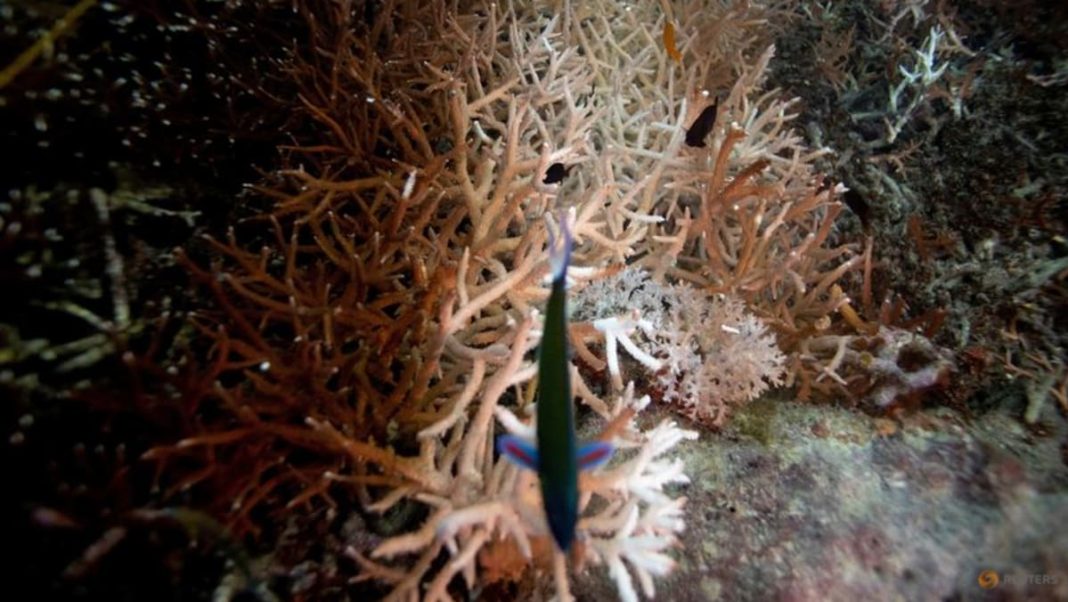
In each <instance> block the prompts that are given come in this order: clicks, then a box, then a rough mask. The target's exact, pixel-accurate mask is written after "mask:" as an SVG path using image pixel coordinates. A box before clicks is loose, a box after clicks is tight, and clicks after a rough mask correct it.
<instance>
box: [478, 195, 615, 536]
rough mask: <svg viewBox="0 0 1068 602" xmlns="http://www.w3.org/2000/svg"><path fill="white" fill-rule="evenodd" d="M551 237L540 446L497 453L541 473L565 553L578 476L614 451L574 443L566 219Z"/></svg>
mask: <svg viewBox="0 0 1068 602" xmlns="http://www.w3.org/2000/svg"><path fill="white" fill-rule="evenodd" d="M549 236H550V240H549V249H550V250H549V265H550V268H551V270H552V292H551V293H550V294H549V303H548V306H547V307H546V310H545V323H544V326H543V328H542V337H541V346H540V348H539V350H538V396H539V397H538V410H537V442H536V444H535V443H534V442H530V441H527V440H525V439H523V438H521V437H516V436H514V435H504V436H502V437H501V438H500V439H499V440H498V441H497V450H498V451H499V452H500V453H501V454H503V455H504V456H505V457H507V458H508V459H510V460H511V461H512V462H514V463H516V464H518V465H519V466H522V467H524V468H527V469H530V470H535V471H537V473H538V478H539V480H540V481H541V497H542V503H543V505H544V507H545V518H546V520H547V522H548V523H549V530H550V531H551V532H552V535H553V539H554V540H555V541H556V545H557V547H558V548H559V549H560V550H561V551H563V552H567V551H568V550H569V549H570V548H571V543H572V542H573V541H574V539H575V525H576V523H577V522H578V501H579V489H578V473H579V470H586V469H590V468H594V467H596V466H600V465H601V464H604V463H605V462H607V461H608V460H609V458H611V456H612V452H613V447H612V444H611V443H608V442H606V441H593V442H590V443H585V444H583V445H579V444H578V442H577V440H576V438H575V407H574V404H573V403H572V397H571V372H570V361H569V359H570V355H569V353H570V352H569V349H568V342H567V266H568V262H569V261H570V258H571V232H570V230H569V228H568V224H567V218H566V216H561V219H560V240H559V241H557V240H554V239H553V237H552V233H551V232H550V235H549Z"/></svg>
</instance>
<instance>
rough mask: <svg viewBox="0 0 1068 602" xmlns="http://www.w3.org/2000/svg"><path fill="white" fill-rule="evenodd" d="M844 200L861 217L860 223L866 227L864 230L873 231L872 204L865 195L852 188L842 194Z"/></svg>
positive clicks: (866, 231)
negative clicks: (865, 198) (866, 199)
mask: <svg viewBox="0 0 1068 602" xmlns="http://www.w3.org/2000/svg"><path fill="white" fill-rule="evenodd" d="M842 200H843V201H845V204H846V206H847V207H849V209H850V211H852V212H853V213H855V214H856V215H857V217H858V218H859V219H860V225H861V227H862V228H864V232H865V233H867V234H870V233H871V205H869V204H868V201H865V200H864V197H862V196H860V193H859V192H857V191H856V190H854V189H852V188H850V189H849V190H847V191H846V192H845V194H843V195H842Z"/></svg>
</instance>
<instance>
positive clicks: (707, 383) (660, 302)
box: [574, 267, 786, 425]
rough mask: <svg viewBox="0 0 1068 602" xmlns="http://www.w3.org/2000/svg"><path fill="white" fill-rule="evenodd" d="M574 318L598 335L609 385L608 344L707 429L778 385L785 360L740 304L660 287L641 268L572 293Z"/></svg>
mask: <svg viewBox="0 0 1068 602" xmlns="http://www.w3.org/2000/svg"><path fill="white" fill-rule="evenodd" d="M600 315H606V316H609V317H607V318H599V317H598V316H600ZM628 316H629V318H628ZM633 316H642V319H641V320H637V319H635V318H634V317H633ZM574 318H575V319H576V320H591V321H592V322H593V324H594V326H595V327H596V328H597V330H599V331H602V332H604V333H605V355H606V356H607V358H608V362H607V363H608V370H609V373H610V375H611V378H612V380H613V382H617V381H618V380H620V379H621V377H620V375H619V371H620V368H619V360H618V358H617V357H616V354H617V351H616V347H615V345H614V341H613V337H615V338H619V340H620V341H621V343H622V344H623V347H624V348H625V349H626V350H627V352H628V353H629V354H630V355H631V357H633V358H634V359H636V360H638V362H639V363H641V364H642V365H643V366H644V367H645V368H646V369H647V370H649V371H651V372H652V373H654V374H655V375H656V378H655V382H656V383H657V386H658V387H659V391H658V394H659V395H660V396H661V397H662V398H663V399H665V400H667V401H670V402H673V403H675V404H677V405H678V406H679V407H680V409H681V410H682V411H683V413H685V414H688V415H690V416H691V417H693V418H695V419H698V420H701V421H704V422H707V423H711V424H716V425H719V424H722V423H723V421H724V420H725V419H726V417H727V416H728V414H729V410H730V408H731V407H733V406H735V405H738V404H740V403H743V402H746V401H749V400H751V399H754V398H756V397H758V396H760V395H761V394H762V393H764V391H766V390H767V389H768V388H769V387H771V386H776V385H781V384H783V379H784V376H785V368H786V356H785V355H783V353H782V352H781V351H780V350H779V347H778V346H777V344H776V342H775V338H774V336H773V335H772V334H771V333H769V332H768V330H767V327H766V325H765V324H764V323H763V321H762V320H761V319H760V318H758V317H756V316H754V315H753V314H751V313H749V312H748V311H747V310H746V309H745V306H744V304H742V303H741V302H740V301H739V300H737V299H735V298H733V297H729V296H725V295H719V296H708V295H706V294H704V293H701V292H699V291H698V290H696V289H695V288H693V287H692V286H690V285H688V284H672V285H668V284H661V283H659V282H656V281H655V280H653V279H652V277H651V275H650V274H649V273H648V272H646V271H645V270H643V269H642V268H637V267H631V268H627V269H625V270H623V271H621V272H619V273H618V274H615V275H613V276H610V277H608V278H605V279H602V280H600V281H597V282H594V283H591V284H589V285H588V286H586V287H585V288H583V289H581V290H579V291H578V292H577V293H576V294H575V313H574ZM606 324H609V325H612V326H614V329H610V328H606V327H605V326H604V325H606ZM630 334H634V335H635V336H636V337H639V339H638V341H634V340H632V339H631V338H630V337H629V336H628V335H630ZM641 346H644V347H645V348H646V349H648V351H643V350H642V349H641V348H640V347H641Z"/></svg>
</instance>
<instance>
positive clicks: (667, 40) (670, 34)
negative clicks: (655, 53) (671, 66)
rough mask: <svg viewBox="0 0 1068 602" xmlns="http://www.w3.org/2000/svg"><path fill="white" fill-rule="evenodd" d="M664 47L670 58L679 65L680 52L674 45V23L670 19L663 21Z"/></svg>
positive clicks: (680, 62)
mask: <svg viewBox="0 0 1068 602" xmlns="http://www.w3.org/2000/svg"><path fill="white" fill-rule="evenodd" d="M664 49H665V50H667V53H668V56H670V57H671V60H673V61H675V62H676V63H678V64H680V65H681V64H682V54H681V53H679V49H678V48H677V47H675V24H674V23H672V22H671V21H665V22H664Z"/></svg>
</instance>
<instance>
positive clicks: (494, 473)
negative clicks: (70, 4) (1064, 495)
mask: <svg viewBox="0 0 1068 602" xmlns="http://www.w3.org/2000/svg"><path fill="white" fill-rule="evenodd" d="M394 4H396V5H397V6H394ZM456 4H461V5H463V6H462V7H458V6H456ZM366 7H367V10H363V9H361V10H354V9H353V7H352V6H350V3H347V2H325V3H321V4H317V3H314V2H307V3H301V2H295V3H294V15H293V17H292V18H293V19H297V20H303V22H304V23H305V24H306V26H307V29H308V34H307V35H308V37H309V39H308V40H307V44H306V47H305V46H300V45H298V46H294V47H293V49H292V50H291V51H288V53H286V54H285V56H284V58H279V59H273V60H272V63H271V65H270V66H269V71H270V72H271V73H280V74H285V77H286V78H288V79H289V81H291V82H294V85H295V86H297V88H298V92H297V93H295V94H293V96H294V97H295V98H296V99H298V101H299V103H298V110H297V114H296V115H295V116H294V119H293V121H294V122H299V123H301V124H302V125H301V127H300V129H295V130H294V131H299V133H297V134H294V139H293V141H292V144H289V145H287V146H285V147H284V148H283V155H284V159H285V161H286V163H287V167H286V168H285V169H279V170H276V171H273V172H270V173H269V174H268V175H267V177H265V179H264V180H263V181H261V182H260V183H259V184H257V185H255V186H250V191H249V194H250V195H255V197H256V198H258V199H260V201H261V204H263V205H264V207H265V208H263V210H262V211H261V212H259V213H258V214H257V215H255V216H253V217H252V218H250V219H245V220H242V221H241V222H240V223H235V224H234V227H232V228H231V229H230V231H229V233H228V235H227V236H226V237H217V238H211V237H206V238H205V239H204V240H203V241H199V242H202V243H203V244H201V245H200V246H199V247H197V246H195V245H191V246H190V247H189V248H180V249H176V250H175V252H174V257H175V261H176V262H177V263H178V264H179V265H180V266H182V267H183V268H184V269H185V270H187V271H188V273H189V274H191V275H192V278H193V280H194V282H195V283H196V285H197V287H198V289H197V290H199V291H201V292H202V293H206V296H209V297H210V298H211V299H212V301H213V304H212V305H211V306H210V307H207V308H198V309H196V310H195V311H191V312H189V313H188V314H187V315H185V316H182V317H183V318H184V319H186V320H187V323H188V325H189V328H188V329H189V331H190V332H192V333H193V334H194V335H195V336H196V337H197V339H196V340H197V343H196V345H193V346H192V347H193V351H192V352H191V353H199V359H198V360H197V361H186V360H181V361H171V362H170V363H169V364H168V363H166V362H162V361H160V360H159V358H154V357H148V356H149V355H150V354H146V355H145V357H143V358H142V357H136V358H135V357H133V356H132V355H131V357H128V358H126V359H127V360H128V361H129V363H130V364H131V365H136V366H139V369H142V370H145V371H148V373H150V374H152V375H153V377H154V378H155V379H158V381H159V382H160V383H162V384H161V385H160V388H161V389H162V390H163V393H162V394H160V396H159V397H160V400H159V403H160V404H170V405H168V406H167V407H178V408H180V409H179V410H178V411H176V414H177V415H178V417H179V420H178V422H180V423H181V424H182V425H183V426H182V428H183V429H184V436H182V437H179V438H176V440H172V441H169V442H167V443H166V444H161V445H157V446H155V447H153V448H152V449H150V450H149V451H148V452H147V453H146V454H144V458H145V459H146V460H147V461H149V462H151V463H152V464H153V467H154V468H155V469H156V470H157V471H158V472H157V484H158V485H159V488H160V495H161V496H162V498H163V499H164V500H175V501H176V504H177V501H178V500H180V499H186V498H183V497H182V496H185V495H187V494H188V492H193V494H188V495H201V494H199V493H198V492H203V491H208V492H211V493H210V495H209V494H203V495H204V496H205V497H210V499H207V500H206V501H204V502H203V503H202V504H201V506H203V507H204V509H205V510H206V511H207V512H208V513H209V514H211V515H213V516H216V517H218V518H219V519H220V522H222V523H225V525H226V528H227V529H228V530H229V532H230V533H232V534H233V536H234V537H243V536H249V537H250V538H254V537H255V536H256V535H258V534H260V533H261V532H262V531H263V530H264V528H265V524H269V523H270V522H271V521H275V522H278V520H279V519H278V517H279V516H284V513H285V512H286V511H293V510H294V509H300V508H318V509H329V512H330V513H333V514H336V513H342V512H348V511H350V510H347V509H346V507H347V506H351V504H346V505H343V504H340V503H339V501H338V500H339V499H346V500H356V501H357V502H358V504H359V506H360V509H361V511H363V512H364V513H365V514H366V515H367V516H371V517H388V516H393V515H394V514H403V513H405V512H408V513H409V515H411V516H415V517H416V518H414V519H410V520H408V521H407V522H405V521H401V523H402V524H401V525H400V527H399V528H398V529H396V530H394V531H392V532H390V533H388V535H386V536H383V537H378V536H375V537H363V538H360V537H354V538H352V539H351V540H350V541H349V542H348V543H347V544H346V547H345V549H344V554H345V555H346V556H347V557H348V558H350V559H351V561H352V562H353V563H354V564H355V565H356V567H357V568H358V575H356V576H354V577H353V581H354V582H359V583H364V582H366V583H372V584H374V586H375V587H377V588H381V591H384V592H385V593H386V596H387V599H390V600H430V601H439V600H451V599H454V597H455V596H456V594H457V591H458V590H459V588H463V587H466V588H468V591H474V590H476V589H477V588H483V587H487V586H490V585H493V584H496V583H501V582H518V581H519V580H521V579H530V580H534V581H535V582H536V583H537V585H536V587H538V588H540V589H541V590H542V592H543V594H545V595H549V594H550V593H551V592H555V595H556V597H557V598H558V599H560V600H567V599H570V598H571V594H570V591H571V579H572V578H573V577H574V575H575V574H577V573H580V572H593V571H597V570H605V571H606V572H607V574H608V576H609V578H610V579H611V581H612V582H613V583H614V586H615V588H616V589H617V590H618V594H619V596H620V598H621V599H623V600H628V601H629V600H637V599H638V598H639V592H640V593H641V595H644V596H647V597H652V596H654V595H655V592H656V580H657V579H658V578H662V577H664V576H666V575H668V574H669V573H671V571H672V570H673V568H674V566H675V560H673V557H674V556H675V555H676V554H677V552H678V550H677V548H678V544H679V535H680V533H681V532H682V531H683V529H684V528H685V524H684V523H685V518H686V510H685V504H686V497H685V491H686V487H685V484H686V483H687V482H688V477H687V475H686V470H685V466H684V465H683V462H682V460H681V459H680V458H679V457H678V456H677V455H676V454H677V453H678V446H679V445H680V444H683V442H685V441H687V440H692V439H695V438H696V437H697V436H698V434H697V430H696V429H697V428H698V427H701V428H718V427H720V426H722V425H724V424H725V423H726V421H728V420H729V419H730V416H731V414H732V412H733V411H734V410H735V409H736V408H738V407H739V406H740V405H742V404H745V403H746V402H748V401H751V400H753V399H755V398H756V397H758V396H760V395H761V394H763V393H764V392H766V391H767V390H769V389H770V388H771V387H776V386H793V387H796V391H797V394H798V396H799V397H800V398H802V399H807V398H809V397H812V396H821V395H822V396H839V397H847V398H849V399H852V400H854V401H856V402H857V403H858V404H867V405H868V406H869V407H875V408H883V407H887V406H889V405H891V404H892V403H894V401H895V400H896V399H898V398H900V397H902V396H907V395H909V394H911V393H913V392H915V391H920V390H923V389H926V388H930V387H934V386H936V385H938V384H939V383H941V382H943V380H944V379H945V377H946V375H947V374H948V372H949V370H950V367H951V366H952V365H953V358H952V357H951V356H950V355H949V353H948V352H947V351H945V350H943V349H941V348H939V347H937V346H936V345H934V344H933V343H932V342H931V341H930V340H929V339H928V338H927V337H925V336H924V335H923V334H921V333H917V332H914V331H913V330H911V329H907V328H902V327H899V326H895V325H893V322H894V319H895V316H890V315H889V314H888V313H887V312H886V311H884V314H883V315H882V316H881V318H879V319H877V318H875V316H873V313H874V312H875V311H876V310H873V309H872V306H873V300H872V292H871V290H872V283H871V273H872V248H871V244H870V242H869V244H868V245H867V246H864V245H862V244H853V243H847V242H843V241H841V240H840V239H839V238H838V237H837V236H836V229H835V220H836V218H837V217H838V216H839V215H840V213H841V212H842V211H843V207H844V205H843V204H842V203H843V198H842V197H843V194H844V193H845V192H846V187H845V186H843V185H840V184H836V183H834V182H829V181H825V180H824V178H823V175H822V174H820V173H817V171H816V169H815V167H814V162H815V161H816V160H817V159H818V158H820V157H821V156H823V155H825V154H827V153H828V152H829V151H828V150H827V149H822V148H811V147H809V146H806V144H805V143H804V142H803V139H802V138H801V136H800V134H798V132H797V131H796V130H795V129H794V127H793V125H794V124H793V123H792V122H793V120H794V119H795V117H796V116H797V115H796V112H795V111H797V110H798V107H797V103H796V101H795V100H791V99H789V98H784V97H783V95H782V94H780V93H779V92H778V91H777V90H775V89H769V88H768V87H767V86H766V85H765V81H766V77H767V75H768V68H769V62H770V61H771V59H772V57H773V56H774V54H775V52H776V50H775V48H774V46H773V45H772V44H771V42H770V37H771V36H770V34H769V33H766V32H765V30H766V29H767V27H766V25H767V24H768V23H769V21H771V20H773V19H775V18H776V9H775V8H766V7H760V6H756V5H750V4H748V3H744V4H740V5H738V6H731V5H730V3H721V2H718V1H705V0H700V1H699V0H694V1H686V2H661V3H656V2H649V1H645V2H622V1H616V0H611V1H609V0H589V1H581V2H579V1H570V2H569V1H567V0H564V1H558V2H518V1H499V2H477V1H476V2H467V3H446V2H426V3H419V2H410V3H391V2H383V3H367V4H366ZM375 7H378V8H382V9H383V11H385V9H386V7H391V8H390V9H389V10H390V12H389V13H388V14H387V13H386V12H376V8H375ZM947 35H948V34H947V33H946V32H944V31H942V30H940V29H939V30H931V33H930V36H929V37H928V39H927V40H926V41H925V42H924V44H923V46H922V47H921V48H920V49H919V50H916V51H915V54H916V56H915V60H914V61H913V63H912V66H911V67H910V68H909V69H906V68H904V67H903V68H902V69H901V71H900V73H901V76H902V79H901V80H900V84H899V85H897V86H896V87H895V88H894V89H893V93H892V98H891V102H892V103H893V109H894V110H895V111H896V114H898V115H899V118H898V119H895V120H892V121H888V122H887V123H886V127H887V128H888V131H887V133H886V135H887V136H888V137H889V138H890V139H891V140H893V139H894V138H896V137H897V136H898V135H899V134H900V132H901V131H902V130H903V128H906V127H907V125H908V122H909V119H910V116H911V115H912V114H913V113H914V112H915V111H916V110H917V108H916V106H915V105H917V103H919V102H920V100H917V99H922V97H923V94H922V91H923V90H924V89H926V88H927V87H930V86H931V85H932V82H934V81H935V80H937V79H938V78H939V76H940V75H942V69H944V67H940V66H938V64H937V60H936V57H935V55H936V49H937V48H939V47H940V46H939V45H940V44H943V43H944V40H946V39H949V38H947V37H946V36H947ZM261 92H263V95H265V96H269V94H268V93H267V92H266V91H261ZM264 200H266V203H263V201H264ZM101 202H103V201H101ZM854 211H856V209H854ZM554 240H555V241H556V242H557V243H558V244H557V245H556V246H555V249H554V245H553V241H554ZM869 241H870V239H869ZM561 243H562V244H563V245H564V246H566V247H567V249H566V250H565V251H561V249H560V244H561ZM205 248H206V249H207V250H205ZM198 249H199V251H198ZM566 251H570V256H569V263H568V258H567V256H566ZM562 252H564V253H565V255H564V256H561V255H560V254H561V253H562ZM843 288H847V289H850V290H857V291H859V295H858V299H859V302H858V301H854V300H853V299H851V298H850V297H848V296H847V295H846V294H845V293H844V292H843ZM565 291H566V299H567V305H568V306H569V311H568V312H566V313H565V312H563V311H562V310H561V307H562V305H563V295H564V294H565ZM862 314H864V315H866V316H867V318H866V319H865V318H863V317H861V315H862ZM190 336H193V335H190ZM546 349H551V350H555V352H554V353H549V352H546V351H544V350H546ZM902 358H907V360H908V361H907V362H905V361H904V360H903V359H902ZM550 360H551V362H550ZM550 363H551V364H552V366H551V367H549V364H550ZM549 370H551V371H552V372H551V373H550V372H549ZM553 384H555V385H558V386H557V387H555V388H551V387H550V386H548V385H553ZM547 389H551V390H547ZM176 400H177V401H176ZM547 404H553V406H552V408H550V407H549V406H548V405H547ZM658 405H661V406H663V407H662V408H657V409H653V407H654V406H658ZM665 408H667V409H669V410H670V411H674V412H676V413H678V414H679V415H680V416H682V417H684V419H685V420H686V421H688V423H689V424H691V425H692V426H690V427H689V428H684V427H683V426H680V424H679V423H678V422H677V421H676V420H675V419H672V418H670V417H668V416H670V413H669V412H668V411H665ZM550 410H551V411H550ZM565 416H567V417H570V418H569V420H571V419H573V420H574V424H571V423H569V422H568V423H567V424H565V422H567V421H564V420H563V417H565ZM545 417H549V418H545ZM536 418H537V419H536ZM550 419H551V421H552V424H547V423H548V422H549V421H550ZM557 427H559V428H561V429H565V430H564V431H560V432H563V433H565V434H566V437H565V436H564V435H560V436H555V435H550V434H547V433H549V429H551V428H557ZM576 432H577V434H576ZM576 437H577V438H578V439H582V440H585V441H591V442H594V447H588V448H584V447H580V446H578V445H577V444H576ZM501 441H504V444H501V443H500V442H501ZM534 441H538V442H540V443H541V444H542V445H543V446H549V447H548V448H547V449H538V450H536V451H537V455H534V453H533V452H534V448H533V446H532V444H531V443H524V442H534ZM565 441H566V446H565V447H566V449H565V450H564V452H566V453H564V452H562V451H561V449H559V448H557V447H556V446H557V445H565V443H564V442H565ZM610 449H611V450H614V453H613V454H612V456H611V459H610V460H608V459H607V456H608V453H609V452H608V450H610ZM502 450H503V451H504V452H507V453H501V451H502ZM582 450H585V451H588V452H590V453H591V454H594V455H597V456H598V457H597V458H596V459H597V460H607V461H604V462H603V463H601V464H599V465H598V462H595V461H587V460H590V458H588V457H586V456H584V455H583V451H582ZM590 450H593V451H590ZM509 456H513V457H518V458H519V460H520V461H519V462H517V463H513V462H511V461H509ZM539 458H540V460H544V459H546V458H554V459H557V460H559V459H562V461H564V462H565V463H568V462H570V463H571V466H570V468H571V469H572V470H570V471H568V470H562V472H563V473H568V474H567V475H566V476H567V478H568V479H569V480H567V482H566V483H565V484H564V485H563V486H560V487H557V486H556V485H558V483H556V482H555V481H554V482H549V479H555V478H557V477H556V476H553V475H555V474H556V473H553V475H550V474H549V472H550V471H549V470H548V465H543V464H540V463H539V462H540V460H539ZM554 461H555V460H554ZM576 462H577V463H578V465H583V466H584V467H588V468H589V470H581V471H578V470H577V469H576V466H577V465H576V464H575V463H576ZM524 464H525V466H524ZM561 482H562V481H561ZM562 491H563V492H564V494H566V496H565V497H567V500H566V503H562V502H560V499H557V496H558V495H564V494H561V492H562ZM194 499H198V500H204V498H203V497H200V498H194ZM279 500H282V502H281V503H280V502H279ZM412 508H415V509H416V511H415V513H414V514H412ZM559 508H564V509H563V510H559ZM558 510H559V512H560V513H562V514H561V515H566V516H565V517H564V518H560V516H558V515H557V514H554V513H556V512H557V511H558ZM547 511H548V512H549V515H548V518H547ZM368 520H374V518H371V519H368ZM383 520H384V518H383ZM565 552H566V553H565ZM549 575H551V578H550V577H549ZM541 576H544V577H545V578H544V579H541V578H540V577H541ZM375 591H379V590H375Z"/></svg>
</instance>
